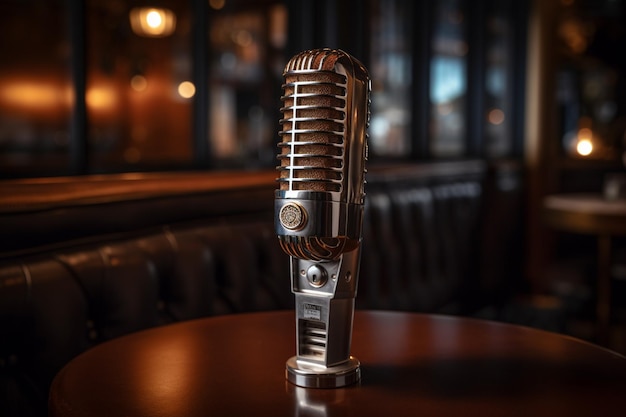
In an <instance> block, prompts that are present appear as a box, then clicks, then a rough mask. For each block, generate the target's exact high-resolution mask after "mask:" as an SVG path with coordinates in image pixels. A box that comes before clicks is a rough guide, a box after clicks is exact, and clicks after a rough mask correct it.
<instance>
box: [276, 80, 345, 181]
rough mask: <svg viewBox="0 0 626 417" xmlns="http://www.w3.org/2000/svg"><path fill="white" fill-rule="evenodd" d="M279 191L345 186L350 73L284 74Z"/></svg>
mask: <svg viewBox="0 0 626 417" xmlns="http://www.w3.org/2000/svg"><path fill="white" fill-rule="evenodd" d="M283 89H284V95H283V97H282V100H283V108H282V109H281V111H282V113H283V118H282V119H281V120H280V124H281V127H282V130H281V132H280V134H281V136H282V141H281V143H280V144H279V145H278V146H279V147H280V148H281V151H280V154H279V155H278V159H279V161H280V166H279V167H278V169H279V171H280V175H279V178H278V181H279V183H280V189H281V190H304V191H323V192H339V191H341V187H342V181H343V175H344V173H343V169H344V147H345V145H344V134H345V128H346V123H345V122H346V77H345V76H343V75H341V74H337V73H335V72H332V71H305V72H288V73H287V74H286V75H285V85H284V86H283Z"/></svg>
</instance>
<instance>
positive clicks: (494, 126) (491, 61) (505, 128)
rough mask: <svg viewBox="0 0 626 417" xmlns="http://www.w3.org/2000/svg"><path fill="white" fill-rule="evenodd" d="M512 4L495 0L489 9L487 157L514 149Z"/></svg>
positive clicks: (486, 89)
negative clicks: (512, 122) (512, 124)
mask: <svg viewBox="0 0 626 417" xmlns="http://www.w3.org/2000/svg"><path fill="white" fill-rule="evenodd" d="M510 8H511V1H510V0H505V1H502V0H492V1H490V2H489V9H488V11H487V42H486V71H485V111H486V114H485V119H484V123H485V154H486V155H487V156H488V157H501V156H507V155H510V154H511V152H512V150H513V132H512V126H511V121H512V120H513V114H512V110H513V109H512V102H513V97H512V94H513V92H512V88H511V87H512V81H511V68H512V65H511V59H512V54H513V51H512V37H513V33H512V30H513V26H512V24H511V17H510Z"/></svg>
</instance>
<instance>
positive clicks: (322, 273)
mask: <svg viewBox="0 0 626 417" xmlns="http://www.w3.org/2000/svg"><path fill="white" fill-rule="evenodd" d="M306 279H307V280H308V281H309V284H311V285H312V286H314V287H315V288H319V287H322V286H324V284H326V281H328V273H327V272H326V269H324V267H322V266H321V265H318V264H315V265H311V266H310V267H309V269H307V271H306Z"/></svg>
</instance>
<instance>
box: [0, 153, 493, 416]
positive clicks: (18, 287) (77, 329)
mask: <svg viewBox="0 0 626 417" xmlns="http://www.w3.org/2000/svg"><path fill="white" fill-rule="evenodd" d="M453 168H454V169H451V170H450V169H447V168H446V169H443V170H441V169H440V168H437V169H433V168H432V167H430V168H427V169H423V168H422V167H409V168H408V169H405V168H397V167H396V168H393V167H392V168H389V169H386V168H385V169H375V170H371V172H370V173H369V174H368V184H367V187H366V191H367V198H366V208H365V213H366V215H365V219H364V240H363V252H362V260H361V274H360V280H359V290H358V296H357V307H358V308H369V309H396V310H410V311H422V312H440V313H453V314H465V313H468V312H471V311H472V309H474V308H476V307H477V305H476V304H477V300H481V297H480V295H481V293H482V292H484V291H485V287H484V284H483V282H484V281H485V277H484V276H483V275H482V272H481V265H482V264H484V263H485V262H484V259H485V256H487V255H489V256H490V255H492V253H489V254H487V255H486V254H485V251H486V250H485V248H484V247H483V246H482V244H481V242H482V236H483V234H484V233H483V230H484V224H485V221H484V215H485V212H486V211H485V209H484V204H485V198H484V197H485V190H484V184H485V181H484V176H485V169H484V167H483V166H482V165H481V164H478V165H476V164H469V165H468V164H461V165H460V166H458V167H453ZM253 175H254V174H250V176H251V178H252V176H253ZM269 177H271V178H272V179H271V180H270V181H267V182H266V181H261V180H259V179H258V177H254V178H255V180H254V181H257V182H259V183H262V185H261V186H258V187H257V186H255V187H252V188H250V187H248V188H246V186H241V187H235V186H230V187H225V186H224V185H223V183H219V184H218V185H219V186H216V187H213V188H211V187H212V186H210V185H206V184H205V182H206V181H205V180H204V179H196V180H197V181H198V183H200V184H203V185H202V186H204V187H205V188H207V189H209V190H210V192H207V193H204V194H198V193H196V194H193V193H180V195H176V196H172V195H166V196H163V197H159V196H158V195H151V196H149V198H140V199H136V201H134V200H133V198H135V197H132V198H130V197H128V198H126V197H124V198H122V197H119V196H118V197H117V200H116V201H112V200H114V199H111V200H106V201H102V197H101V195H99V196H98V199H99V200H98V201H95V202H93V203H89V202H85V201H84V200H80V204H73V205H72V204H68V203H67V202H64V203H63V204H64V206H63V207H56V206H54V207H52V208H50V209H48V208H46V209H37V210H33V211H32V213H31V212H28V210H21V209H20V210H13V211H12V212H11V213H8V214H6V215H4V216H3V215H2V213H0V228H2V229H3V230H5V231H6V230H15V231H18V230H19V231H23V232H24V235H22V236H20V237H19V238H18V239H17V240H16V241H15V242H16V244H15V245H13V246H15V247H17V248H19V251H18V252H10V249H11V244H10V242H9V241H8V240H3V243H2V245H3V246H2V248H3V249H4V250H5V252H4V253H5V254H6V253H7V252H6V250H7V249H9V254H8V255H6V256H4V260H3V261H0V410H1V411H0V415H1V416H5V415H6V416H18V415H26V416H30V415H39V416H43V415H46V402H47V390H48V387H49V385H50V383H51V381H52V378H53V377H54V375H55V374H56V372H58V371H59V370H60V368H61V367H62V366H63V365H64V364H65V363H67V362H68V361H69V360H70V359H72V358H73V357H75V356H76V355H78V354H80V353H81V352H83V351H84V350H86V349H88V348H90V347H91V346H94V345H95V344H98V343H101V342H104V341H106V340H110V339H112V338H115V337H119V336H122V335H125V334H128V333H131V332H135V331H139V330H141V329H146V328H149V327H152V326H158V325H164V324H167V323H172V322H175V321H180V320H190V319H195V318H199V317H206V316H211V315H220V314H233V313H240V312H249V311H257V310H273V309H284V308H293V296H292V294H291V291H290V284H289V275H288V274H289V270H288V269H289V265H288V258H287V256H286V255H285V254H283V252H282V251H281V250H280V248H279V246H278V242H277V239H276V236H275V234H274V228H273V192H272V190H273V189H274V187H275V185H274V182H273V177H274V173H269V174H268V178H269ZM224 178H227V177H223V178H222V179H224ZM218 180H219V181H221V180H220V179H217V180H215V181H218ZM159 181H161V179H159ZM211 181H213V180H211V179H209V183H210V182H211ZM240 182H245V181H244V180H241V181H240ZM187 183H189V181H187ZM176 184H177V182H176V181H174V183H173V185H174V186H173V189H176V187H175V185H176ZM115 186H116V189H117V188H118V185H117V184H115ZM214 189H215V191H212V190H214ZM37 191H38V192H39V190H37ZM159 192H160V193H162V194H163V193H164V192H163V191H159ZM100 194H102V192H100ZM129 195H130V196H134V194H133V193H129ZM0 211H1V210H0ZM141 213H144V215H143V216H141ZM103 217H106V220H102V221H101V219H102V218H103ZM46 218H50V219H51V221H46ZM31 219H36V221H34V222H31ZM46 225H48V226H47V227H48V229H41V228H42V227H45V226H46ZM134 225H136V230H135V229H134V228H133V226H134ZM68 226H71V228H69V229H68ZM490 227H491V228H494V227H495V228H499V226H498V225H493V224H490ZM68 230H70V231H69V232H68ZM104 230H107V231H110V232H113V233H109V234H105V233H103V231H104ZM70 235H71V236H70ZM68 236H69V237H70V239H69V240H68ZM29 237H30V241H32V242H36V243H37V244H44V245H43V246H42V247H35V248H34V249H32V250H29V249H28V244H29ZM54 239H57V240H59V242H56V241H54ZM502 242H503V237H502V236H501V234H499V235H498V242H497V244H498V245H501V244H502ZM25 248H26V250H25ZM489 250H492V248H490V249H489ZM494 253H495V252H494ZM1 255H2V253H0V256H1ZM496 256H497V255H496ZM483 269H484V268H483ZM481 301H482V300H481Z"/></svg>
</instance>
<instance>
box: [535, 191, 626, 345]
mask: <svg viewBox="0 0 626 417" xmlns="http://www.w3.org/2000/svg"><path fill="white" fill-rule="evenodd" d="M544 219H545V221H546V223H547V224H548V225H549V226H551V227H554V228H555V229H559V230H564V231H567V232H571V233H581V234H590V235H594V236H596V237H597V240H598V249H597V257H598V260H597V262H598V276H597V283H596V285H597V299H596V321H597V326H596V327H597V331H596V333H597V341H598V342H599V343H601V344H604V345H606V344H607V343H608V334H609V324H610V319H611V251H612V249H611V239H612V237H614V236H624V235H626V200H624V199H622V200H607V199H606V198H604V197H603V196H602V195H601V194H560V195H551V196H547V197H546V198H545V200H544Z"/></svg>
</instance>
